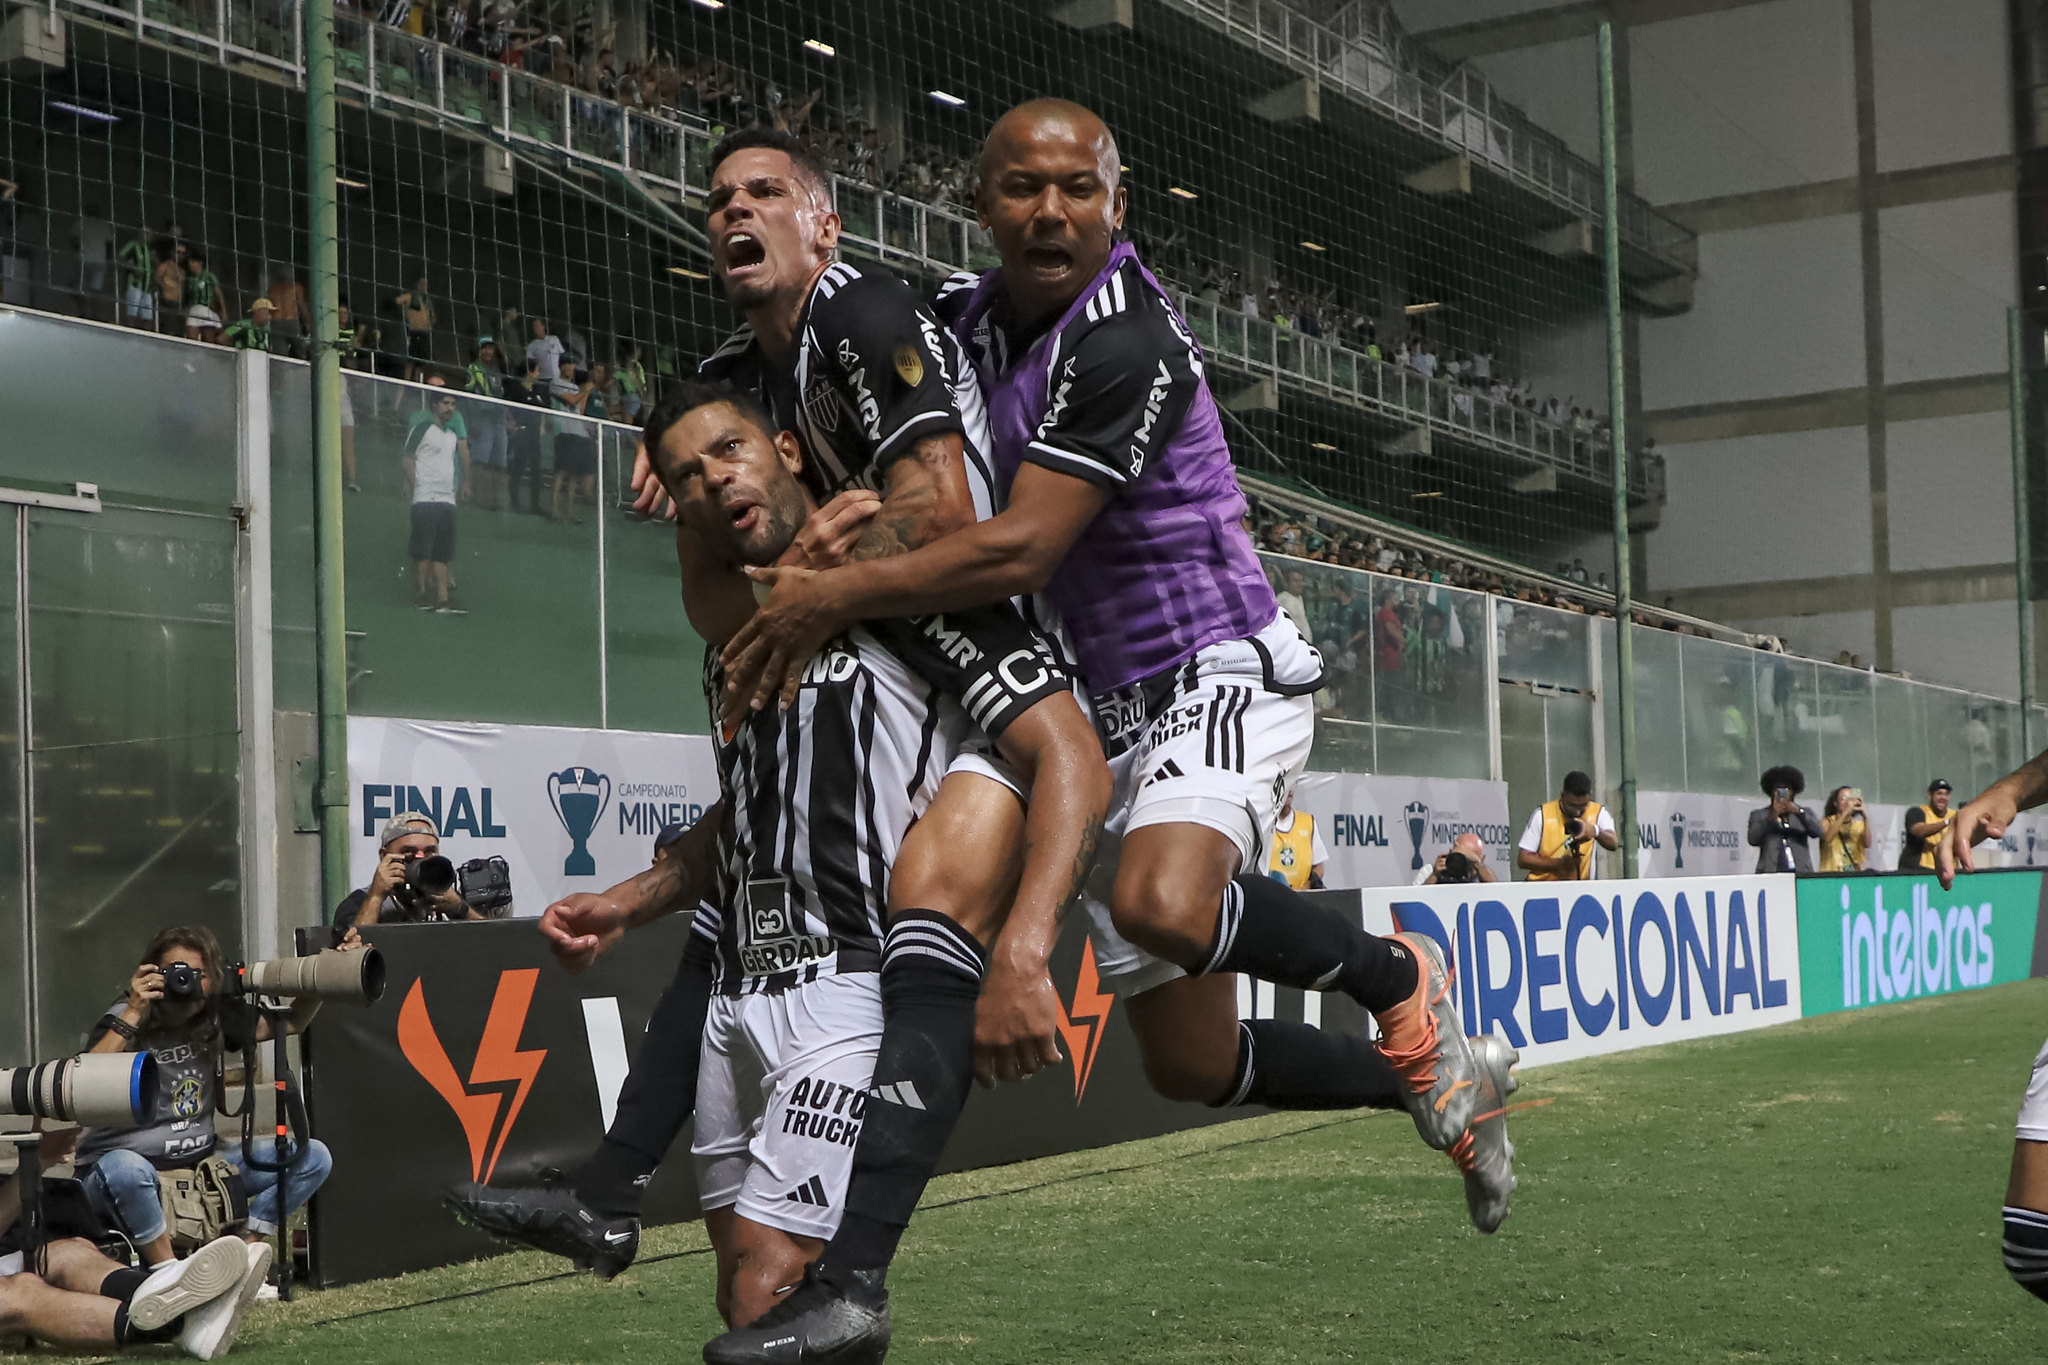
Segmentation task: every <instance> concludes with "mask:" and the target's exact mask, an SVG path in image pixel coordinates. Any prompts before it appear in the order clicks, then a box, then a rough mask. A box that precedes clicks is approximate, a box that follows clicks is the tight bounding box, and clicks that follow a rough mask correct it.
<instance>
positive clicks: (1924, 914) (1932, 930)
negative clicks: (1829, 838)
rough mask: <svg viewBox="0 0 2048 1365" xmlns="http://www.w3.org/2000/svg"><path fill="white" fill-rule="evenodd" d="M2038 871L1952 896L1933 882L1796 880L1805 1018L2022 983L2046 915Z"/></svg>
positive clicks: (1992, 878)
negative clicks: (2009, 983)
mask: <svg viewBox="0 0 2048 1365" xmlns="http://www.w3.org/2000/svg"><path fill="white" fill-rule="evenodd" d="M2042 882H2043V878H2042V875H2041V874H2040V873H2039V872H1980V873H1978V874H1976V875H1975V876H1970V877H1959V878H1957V880H1956V885H1955V889H1954V890H1953V891H1944V890H1942V889H1941V883H1940V882H1938V881H1936V880H1935V879H1934V878H1933V877H1931V876H1918V877H1916V876H1908V875H1900V876H1894V877H1843V878H1840V879H1833V878H1814V879H1812V880H1802V881H1801V882H1800V883H1799V961H1800V967H1801V971H1802V974H1803V986H1802V990H1801V994H1802V997H1803V1000H1804V1007H1805V1010H1806V1013H1808V1014H1809V1015H1812V1014H1829V1013H1832V1012H1833V1011H1835V1010H1845V1009H1863V1008H1866V1007H1868V1006H1871V1005H1883V1004H1889V1003H1890V1002H1892V1001H1894V1000H1914V999H1918V998H1919V997H1921V996H1925V995H1947V994H1950V993H1952V992H1955V991H1964V990H1971V989H1974V988H1975V987H1979V986H1997V985H2003V984H2004V983H2006V982H2008V981H2024V980H2026V979H2027V978H2028V977H2029V976H2031V975H2032V974H2033V970H2034V966H2033V964H2034V948H2035V944H2036V942H2037V941H2038V938H2039V926H2040V922H2041V914H2042V899H2041V891H2042Z"/></svg>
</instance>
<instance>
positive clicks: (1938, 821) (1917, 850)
mask: <svg viewBox="0 0 2048 1365" xmlns="http://www.w3.org/2000/svg"><path fill="white" fill-rule="evenodd" d="M1953 790H1954V789H1953V788H1951V787H1950V786H1949V784H1948V779H1947V778H1943V777H1937V778H1935V779H1934V780H1933V781H1932V782H1930V783H1928V784H1927V804H1926V805H1924V806H1911V807H1908V808H1907V810H1906V840H1905V844H1904V845H1903V846H1902V847H1901V848H1900V849H1899V871H1901V872H1932V871H1934V870H1935V868H1934V855H1935V850H1937V849H1939V848H1940V847H1941V841H1942V837H1943V836H1944V835H1946V834H1947V833H1948V827H1949V826H1950V825H1951V824H1954V823H1955V818H1956V817H1955V812H1954V811H1951V810H1950V809H1949V808H1948V802H1949V795H1950V793H1951V792H1952V791H1953Z"/></svg>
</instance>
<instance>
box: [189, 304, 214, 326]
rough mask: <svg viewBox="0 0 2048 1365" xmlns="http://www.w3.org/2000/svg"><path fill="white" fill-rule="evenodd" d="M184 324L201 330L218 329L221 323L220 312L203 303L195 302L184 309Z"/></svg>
mask: <svg viewBox="0 0 2048 1365" xmlns="http://www.w3.org/2000/svg"><path fill="white" fill-rule="evenodd" d="M185 325H186V326H187V327H197V328H199V329H200V330H202V331H204V330H206V329H208V328H213V329H216V330H218V329H219V327H220V325H221V322H220V314H218V313H216V312H214V311H213V310H212V309H211V308H208V307H206V306H205V305H203V304H197V303H195V304H193V305H192V306H191V307H190V308H188V309H186V310H185Z"/></svg>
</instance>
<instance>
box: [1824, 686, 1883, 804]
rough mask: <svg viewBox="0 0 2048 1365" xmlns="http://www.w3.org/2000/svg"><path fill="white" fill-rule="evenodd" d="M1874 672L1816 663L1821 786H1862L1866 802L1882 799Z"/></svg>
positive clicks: (1831, 787) (1830, 787)
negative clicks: (1879, 787)
mask: <svg viewBox="0 0 2048 1365" xmlns="http://www.w3.org/2000/svg"><path fill="white" fill-rule="evenodd" d="M1870 678H1871V675H1870V674H1868V673H1865V672H1863V671H1862V670H1861V669H1854V668H1837V667H1835V666H1834V665H1832V664H1816V665H1814V729H1815V732H1816V733H1818V734H1819V736H1820V760H1821V761H1820V770H1821V782H1820V785H1821V786H1823V787H1827V788H1829V789H1833V788H1835V787H1844V786H1847V787H1857V788H1860V789H1861V790H1862V792H1863V798H1864V800H1866V801H1872V802H1876V801H1881V800H1883V799H1884V798H1883V797H1882V796H1880V795H1879V794H1878V781H1877V706H1876V701H1875V698H1874V697H1873V695H1872V693H1871V689H1870Z"/></svg>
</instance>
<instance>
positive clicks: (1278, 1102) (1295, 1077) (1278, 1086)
mask: <svg viewBox="0 0 2048 1365" xmlns="http://www.w3.org/2000/svg"><path fill="white" fill-rule="evenodd" d="M1238 1104H1263V1105H1265V1106H1267V1107H1268V1108H1270V1109H1399V1108H1401V1107H1402V1104H1403V1101H1402V1098H1401V1078H1400V1077H1399V1076H1396V1075H1395V1074H1394V1069H1393V1068H1392V1067H1390V1066H1388V1065H1387V1059H1386V1058H1385V1057H1382V1056H1381V1055H1380V1050H1379V1049H1378V1048H1376V1047H1374V1046H1373V1045H1372V1044H1371V1043H1369V1042H1367V1041H1366V1040H1365V1039H1364V1038H1361V1037H1358V1036H1356V1035H1354V1034H1348V1033H1325V1032H1324V1031H1323V1030H1321V1029H1319V1028H1317V1027H1315V1026H1314V1025H1313V1024H1289V1023H1282V1022H1281V1021H1280V1020H1278V1019H1243V1020H1240V1021H1238V1025H1237V1080H1236V1083H1235V1084H1234V1085H1233V1086H1232V1087H1231V1091H1230V1093H1229V1094H1228V1095H1226V1096H1224V1097H1223V1098H1222V1099H1220V1100H1214V1101H1212V1102H1211V1105H1210V1107H1211V1108H1215V1109H1223V1108H1227V1107H1229V1106H1231V1105H1238Z"/></svg>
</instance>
